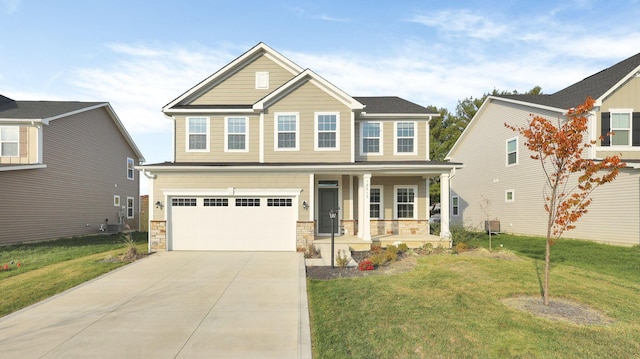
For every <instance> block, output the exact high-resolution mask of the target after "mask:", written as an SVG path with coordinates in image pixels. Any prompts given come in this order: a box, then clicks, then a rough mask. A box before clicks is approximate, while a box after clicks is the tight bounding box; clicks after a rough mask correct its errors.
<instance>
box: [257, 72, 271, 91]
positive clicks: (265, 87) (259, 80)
mask: <svg viewBox="0 0 640 359" xmlns="http://www.w3.org/2000/svg"><path fill="white" fill-rule="evenodd" d="M262 80H264V82H265V85H261V83H262ZM268 89H269V72H267V71H257V72H256V90H268Z"/></svg>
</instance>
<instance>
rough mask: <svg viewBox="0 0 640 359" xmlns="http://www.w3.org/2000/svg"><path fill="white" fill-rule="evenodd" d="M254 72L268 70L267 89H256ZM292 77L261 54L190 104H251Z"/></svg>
mask: <svg viewBox="0 0 640 359" xmlns="http://www.w3.org/2000/svg"><path fill="white" fill-rule="evenodd" d="M256 72H269V88H268V89H256ZM293 77H294V75H293V74H292V73H291V72H289V71H287V70H285V69H284V68H282V67H281V66H280V65H278V64H277V63H275V62H274V61H273V60H271V59H270V58H269V57H268V56H266V55H262V56H260V57H258V58H257V59H256V60H255V61H253V62H251V63H250V64H248V65H247V66H245V67H243V68H241V69H240V70H239V71H238V72H236V73H233V74H232V75H231V76H229V77H227V78H226V79H225V80H223V81H222V82H220V83H218V84H217V85H215V87H214V88H212V89H211V90H209V91H208V92H206V93H204V94H203V95H202V96H200V97H198V98H197V99H195V100H193V101H192V102H191V103H190V104H191V105H229V104H231V105H252V104H254V103H255V102H256V101H258V100H259V99H261V98H263V97H264V96H266V95H267V94H269V93H270V92H272V91H273V90H275V89H277V88H278V87H280V86H282V85H283V84H284V83H285V82H287V81H289V80H291V79H292V78H293Z"/></svg>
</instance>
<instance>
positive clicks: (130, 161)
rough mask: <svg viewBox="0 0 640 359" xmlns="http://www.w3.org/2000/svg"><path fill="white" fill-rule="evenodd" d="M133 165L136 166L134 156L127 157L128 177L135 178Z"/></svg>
mask: <svg viewBox="0 0 640 359" xmlns="http://www.w3.org/2000/svg"><path fill="white" fill-rule="evenodd" d="M133 166H135V162H134V161H133V158H129V157H127V179H130V180H133V179H135V169H134V168H133Z"/></svg>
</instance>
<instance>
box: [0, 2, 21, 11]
mask: <svg viewBox="0 0 640 359" xmlns="http://www.w3.org/2000/svg"><path fill="white" fill-rule="evenodd" d="M21 2H22V0H0V11H2V12H3V13H5V14H12V13H13V12H15V11H16V10H18V6H20V3H21Z"/></svg>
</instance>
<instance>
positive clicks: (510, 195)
mask: <svg viewBox="0 0 640 359" xmlns="http://www.w3.org/2000/svg"><path fill="white" fill-rule="evenodd" d="M515 200H516V199H515V197H514V191H513V190H512V189H508V190H506V191H504V201H505V202H514V201H515Z"/></svg>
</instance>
